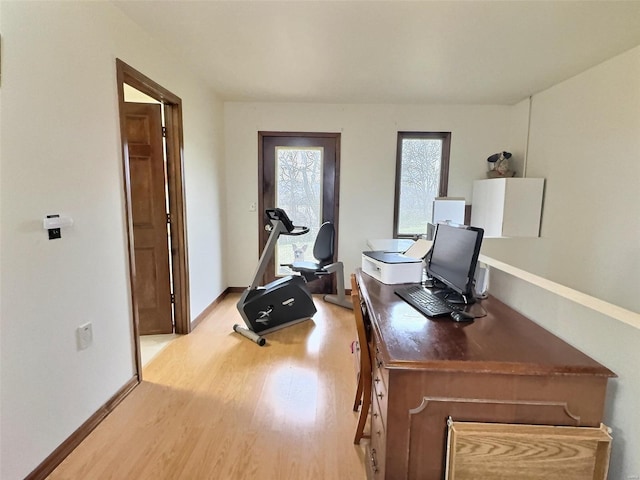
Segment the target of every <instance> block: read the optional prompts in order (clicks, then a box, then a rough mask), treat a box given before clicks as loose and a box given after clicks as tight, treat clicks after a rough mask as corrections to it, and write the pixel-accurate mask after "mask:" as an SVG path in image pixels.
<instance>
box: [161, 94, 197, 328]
mask: <svg viewBox="0 0 640 480" xmlns="http://www.w3.org/2000/svg"><path fill="white" fill-rule="evenodd" d="M165 123H166V127H167V156H168V159H167V160H168V161H167V166H168V170H169V171H168V172H167V176H168V184H169V211H170V212H171V249H172V252H171V255H172V260H173V261H172V265H173V293H174V296H175V308H174V311H175V323H176V324H175V330H176V333H178V334H187V333H189V332H190V331H191V320H190V314H191V312H190V308H189V304H190V297H189V262H188V258H189V254H188V250H187V225H186V208H185V203H184V176H183V172H184V155H183V152H184V137H183V132H182V100H180V99H178V101H177V102H176V103H175V104H172V105H165Z"/></svg>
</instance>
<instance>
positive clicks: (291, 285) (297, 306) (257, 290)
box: [233, 208, 317, 346]
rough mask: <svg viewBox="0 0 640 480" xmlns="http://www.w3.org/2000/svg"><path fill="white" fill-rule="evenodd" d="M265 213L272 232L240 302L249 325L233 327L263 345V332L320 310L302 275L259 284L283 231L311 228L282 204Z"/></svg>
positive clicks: (294, 232)
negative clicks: (297, 223) (298, 221)
mask: <svg viewBox="0 0 640 480" xmlns="http://www.w3.org/2000/svg"><path fill="white" fill-rule="evenodd" d="M266 215H267V217H268V218H269V221H270V222H271V234H270V235H269V239H268V240H267V244H266V246H265V247H264V250H263V251H262V255H261V256H260V260H259V262H258V267H257V269H256V272H255V274H254V276H253V281H252V282H251V285H250V286H249V287H248V288H247V289H246V290H245V291H244V292H243V293H242V295H241V296H240V300H239V301H238V303H237V307H238V311H239V312H240V315H241V316H242V319H243V320H244V323H245V324H246V325H247V327H248V329H246V328H243V327H241V326H239V325H234V326H233V329H234V331H236V332H237V333H239V334H241V335H243V336H245V337H247V338H249V339H250V340H252V341H254V342H256V343H257V344H258V345H260V346H262V345H264V344H265V340H264V338H262V335H263V334H266V333H269V332H273V331H274V330H278V329H280V328H284V327H287V326H289V325H293V324H295V323H298V322H302V321H304V320H307V319H309V318H311V317H312V316H313V315H314V314H315V313H316V311H317V310H316V306H315V304H314V303H313V297H312V296H311V294H310V293H309V290H307V287H306V281H305V279H304V278H303V277H302V276H300V275H289V276H287V277H283V278H280V279H277V280H274V281H273V282H270V283H268V284H267V285H264V286H259V283H260V282H261V280H262V277H263V275H264V272H265V271H266V269H267V266H268V264H269V260H270V259H271V257H272V256H273V252H274V251H275V248H276V244H277V242H278V238H279V237H280V235H304V234H305V233H308V232H309V228H308V227H300V226H295V225H293V222H292V221H291V219H290V218H289V216H288V215H287V214H286V212H285V211H284V210H282V209H281V208H269V209H267V210H266Z"/></svg>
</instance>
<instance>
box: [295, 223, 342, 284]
mask: <svg viewBox="0 0 640 480" xmlns="http://www.w3.org/2000/svg"><path fill="white" fill-rule="evenodd" d="M335 235H336V230H335V228H334V226H333V223H331V222H324V223H323V224H322V225H321V226H320V230H318V235H317V236H316V240H315V243H314V244H313V256H314V258H315V259H316V261H315V262H293V263H291V264H290V265H289V267H290V268H291V270H293V271H294V272H299V273H302V274H303V275H305V274H308V275H316V274H326V273H329V272H327V271H326V270H325V269H324V267H326V266H327V265H329V264H331V263H333V255H334V251H335V250H334V245H335V243H334V242H335Z"/></svg>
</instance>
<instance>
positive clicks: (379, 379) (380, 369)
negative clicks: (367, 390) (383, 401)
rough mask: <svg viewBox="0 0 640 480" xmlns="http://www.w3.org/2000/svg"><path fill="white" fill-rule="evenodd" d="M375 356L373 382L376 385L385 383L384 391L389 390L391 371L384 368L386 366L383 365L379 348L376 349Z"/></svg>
mask: <svg viewBox="0 0 640 480" xmlns="http://www.w3.org/2000/svg"><path fill="white" fill-rule="evenodd" d="M374 352H375V355H374V357H373V365H372V367H373V382H374V384H375V383H377V384H379V383H383V384H384V387H383V388H384V389H385V390H388V388H389V370H387V369H386V368H384V364H383V363H382V360H381V356H380V353H379V352H378V348H377V347H376V348H375V349H374Z"/></svg>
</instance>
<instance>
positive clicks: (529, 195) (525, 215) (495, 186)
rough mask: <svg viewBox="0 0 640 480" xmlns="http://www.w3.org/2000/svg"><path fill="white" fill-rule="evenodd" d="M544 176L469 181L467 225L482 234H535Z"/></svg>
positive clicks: (537, 226) (511, 235)
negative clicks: (470, 202) (479, 230)
mask: <svg viewBox="0 0 640 480" xmlns="http://www.w3.org/2000/svg"><path fill="white" fill-rule="evenodd" d="M543 189H544V178H490V179H487V180H476V181H474V182H473V200H472V204H471V225H473V226H474V227H481V228H483V229H484V236H485V238H486V237H539V236H540V216H541V214H542V193H543Z"/></svg>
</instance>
